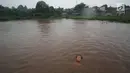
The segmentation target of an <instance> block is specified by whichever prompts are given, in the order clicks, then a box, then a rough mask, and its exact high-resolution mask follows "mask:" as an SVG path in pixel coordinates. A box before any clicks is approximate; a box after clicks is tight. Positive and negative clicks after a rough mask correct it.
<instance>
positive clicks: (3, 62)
mask: <svg viewBox="0 0 130 73" xmlns="http://www.w3.org/2000/svg"><path fill="white" fill-rule="evenodd" d="M76 54H81V55H82V56H83V60H82V62H81V65H76V64H75V56H76ZM0 73H130V24H125V23H117V22H107V21H95V20H94V21H93V20H71V19H58V20H21V21H8V22H0Z"/></svg>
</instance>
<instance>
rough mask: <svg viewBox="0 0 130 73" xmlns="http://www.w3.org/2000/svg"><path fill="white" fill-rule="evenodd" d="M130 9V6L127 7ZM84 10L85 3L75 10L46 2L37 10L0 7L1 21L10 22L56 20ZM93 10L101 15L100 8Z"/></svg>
mask: <svg viewBox="0 0 130 73" xmlns="http://www.w3.org/2000/svg"><path fill="white" fill-rule="evenodd" d="M102 6H104V7H105V8H106V12H109V13H110V12H111V13H112V12H113V13H114V11H115V12H116V8H115V7H111V6H109V7H108V5H107V4H105V5H102ZM126 7H127V8H130V6H126ZM84 8H89V6H88V5H86V4H84V3H80V4H77V5H76V6H74V7H73V8H68V9H64V8H60V7H59V8H54V7H53V6H49V5H48V4H46V3H45V2H44V1H38V2H37V4H36V6H35V8H27V6H23V5H19V6H18V7H17V8H15V7H12V8H9V7H4V6H2V5H0V20H9V19H31V18H56V17H61V16H62V14H66V15H68V16H70V15H79V16H80V15H81V14H82V10H83V9H84ZM92 8H95V9H96V12H97V13H100V12H101V11H100V10H99V8H100V7H98V6H93V7H92Z"/></svg>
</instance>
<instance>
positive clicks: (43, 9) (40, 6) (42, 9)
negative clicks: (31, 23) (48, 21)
mask: <svg viewBox="0 0 130 73" xmlns="http://www.w3.org/2000/svg"><path fill="white" fill-rule="evenodd" d="M36 11H37V12H43V13H46V12H48V11H49V6H48V5H47V4H46V3H45V2H44V1H39V2H37V4H36Z"/></svg>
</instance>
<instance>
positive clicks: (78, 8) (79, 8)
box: [74, 3, 86, 13]
mask: <svg viewBox="0 0 130 73" xmlns="http://www.w3.org/2000/svg"><path fill="white" fill-rule="evenodd" d="M85 7H86V4H84V3H80V4H78V5H76V6H75V7H74V10H75V12H77V13H81V11H82V10H83V9H84V8H85Z"/></svg>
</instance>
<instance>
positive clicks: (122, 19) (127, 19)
mask: <svg viewBox="0 0 130 73" xmlns="http://www.w3.org/2000/svg"><path fill="white" fill-rule="evenodd" d="M69 18H71V19H86V20H106V21H116V22H124V23H130V17H128V16H122V17H120V16H97V17H91V18H87V17H83V16H70V17H69Z"/></svg>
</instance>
